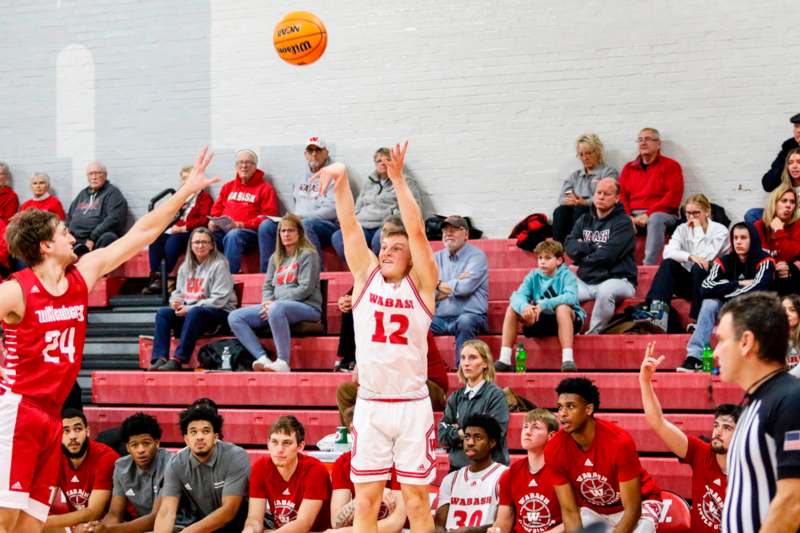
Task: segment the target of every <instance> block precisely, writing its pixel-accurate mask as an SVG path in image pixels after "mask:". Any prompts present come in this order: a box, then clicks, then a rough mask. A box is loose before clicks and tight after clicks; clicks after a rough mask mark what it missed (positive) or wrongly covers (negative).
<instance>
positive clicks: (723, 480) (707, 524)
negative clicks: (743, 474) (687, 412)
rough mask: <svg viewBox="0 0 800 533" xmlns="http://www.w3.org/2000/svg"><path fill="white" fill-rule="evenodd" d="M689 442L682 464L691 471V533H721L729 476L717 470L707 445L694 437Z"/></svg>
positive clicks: (717, 465) (714, 456) (690, 437)
mask: <svg viewBox="0 0 800 533" xmlns="http://www.w3.org/2000/svg"><path fill="white" fill-rule="evenodd" d="M688 439H689V442H688V447H687V448H686V457H684V458H683V459H682V460H681V462H682V463H686V464H688V465H690V466H691V467H692V531H695V532H698V533H713V532H714V531H720V530H721V529H722V508H723V507H724V504H725V490H726V489H727V487H728V476H727V475H726V474H724V473H723V472H722V469H721V468H720V467H719V463H718V462H717V457H716V454H715V453H714V452H713V451H711V445H710V444H708V443H706V442H703V441H701V440H700V439H698V438H697V437H692V436H689V438H688Z"/></svg>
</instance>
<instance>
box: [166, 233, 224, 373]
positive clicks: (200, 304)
mask: <svg viewBox="0 0 800 533" xmlns="http://www.w3.org/2000/svg"><path fill="white" fill-rule="evenodd" d="M235 308H236V293H235V292H234V290H233V277H232V276H231V273H230V269H229V268H228V261H226V260H225V256H224V255H222V253H221V252H220V251H219V250H218V249H217V247H216V244H215V243H214V236H213V235H212V234H211V232H210V231H209V230H208V228H204V227H200V228H195V230H194V231H192V233H191V234H190V235H189V244H188V245H187V248H186V258H185V259H184V260H183V264H182V265H181V266H180V269H178V281H177V284H176V286H175V290H174V291H173V292H172V295H171V296H170V298H169V306H168V307H162V308H161V309H159V310H158V312H157V313H156V333H155V336H154V338H153V357H152V365H151V366H150V370H180V369H181V367H182V366H183V365H184V364H186V363H188V362H189V359H190V358H191V357H192V352H194V347H195V344H196V342H197V339H198V338H199V337H200V335H203V334H204V333H209V332H211V331H214V330H216V329H219V328H220V327H221V326H224V325H225V322H226V321H227V319H228V313H229V312H231V311H233V310H234V309H235ZM173 331H175V332H176V333H178V335H179V337H180V342H179V343H178V347H177V348H176V349H175V354H174V355H173V357H172V358H170V355H169V348H170V338H171V336H172V332H173Z"/></svg>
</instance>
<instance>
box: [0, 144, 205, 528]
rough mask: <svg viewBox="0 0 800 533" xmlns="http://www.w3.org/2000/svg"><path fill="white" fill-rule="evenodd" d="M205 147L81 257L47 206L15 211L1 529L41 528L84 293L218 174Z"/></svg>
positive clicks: (6, 308)
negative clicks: (185, 173)
mask: <svg viewBox="0 0 800 533" xmlns="http://www.w3.org/2000/svg"><path fill="white" fill-rule="evenodd" d="M211 159H212V154H211V153H210V152H208V149H207V148H204V149H203V150H202V151H201V152H200V154H199V155H198V157H197V161H195V164H194V167H193V168H192V171H191V173H190V174H189V178H188V179H187V180H186V182H185V183H184V184H183V186H182V187H181V188H180V190H178V192H176V193H175V194H173V195H172V196H171V197H170V198H169V199H168V200H166V201H165V202H163V203H162V204H161V205H160V206H158V207H157V208H156V209H154V210H153V211H151V212H150V213H148V214H146V215H144V216H143V217H141V218H140V219H139V220H138V221H137V222H136V224H134V225H133V227H132V228H131V229H130V231H128V233H126V234H125V235H124V236H123V237H121V238H120V239H118V240H116V241H115V242H114V243H113V244H111V245H109V246H107V247H105V248H100V249H98V250H95V251H92V252H90V253H88V254H86V255H84V256H83V257H81V258H80V260H78V258H77V256H76V255H75V253H74V252H73V251H72V248H73V246H74V245H75V238H74V237H73V236H72V235H70V233H69V231H68V230H67V227H66V226H65V225H64V223H63V222H62V221H59V220H58V218H57V217H56V216H55V215H53V214H52V213H48V212H45V211H39V210H37V209H31V210H27V211H23V212H22V213H19V214H17V215H15V216H14V217H13V218H12V219H11V222H10V224H9V225H8V229H7V230H6V240H7V241H8V244H9V248H10V249H11V252H12V253H13V255H14V256H16V257H20V258H22V259H23V260H24V261H25V263H26V264H27V265H29V266H28V268H26V269H24V270H21V271H19V272H17V273H15V274H14V275H13V276H12V277H11V279H10V280H8V281H6V282H5V283H3V284H2V285H0V319H2V321H3V329H4V331H5V348H6V354H5V357H4V360H3V362H2V367H0V428H2V431H3V436H2V438H0V533H6V532H9V531H25V532H37V531H41V530H42V527H43V525H44V522H45V521H46V520H47V514H48V512H49V510H50V503H51V502H52V499H53V496H54V492H55V485H56V481H57V478H58V469H59V458H60V456H61V406H62V405H63V403H64V400H65V399H66V397H67V395H68V394H69V391H70V390H71V389H72V386H73V385H74V384H75V379H76V378H77V376H78V371H79V370H80V368H81V359H82V356H83V343H84V339H85V337H86V319H87V311H88V305H89V292H90V291H91V290H92V287H94V285H95V283H96V282H97V281H98V280H99V279H100V278H102V277H103V276H105V275H106V274H108V273H109V272H111V271H112V270H114V269H115V268H117V267H118V266H120V265H121V264H122V263H124V262H125V261H127V260H128V259H130V258H131V257H133V256H134V255H136V254H137V253H138V252H139V251H141V250H142V248H144V247H145V246H147V245H148V244H150V243H151V242H153V241H154V240H156V238H157V237H158V236H159V235H160V234H161V233H162V232H163V231H164V229H166V227H167V225H168V224H169V223H170V222H171V221H172V219H173V218H174V216H175V214H176V213H177V212H178V210H179V209H180V208H181V206H183V204H184V203H185V202H186V201H187V200H188V199H189V198H190V197H191V196H192V195H193V194H196V193H198V192H200V191H201V190H203V189H204V188H206V187H208V186H210V185H212V184H214V183H216V182H217V181H219V178H213V179H209V178H207V177H206V175H205V170H206V168H207V167H208V164H209V163H210V162H211Z"/></svg>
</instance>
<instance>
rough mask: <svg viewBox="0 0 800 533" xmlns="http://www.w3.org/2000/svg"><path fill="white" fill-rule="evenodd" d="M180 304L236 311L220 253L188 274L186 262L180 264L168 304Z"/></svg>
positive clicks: (224, 262)
mask: <svg viewBox="0 0 800 533" xmlns="http://www.w3.org/2000/svg"><path fill="white" fill-rule="evenodd" d="M177 301H183V304H184V305H186V306H192V305H202V306H206V307H216V308H218V309H223V310H225V311H228V312H230V311H233V310H234V309H236V304H237V301H236V292H235V291H234V290H233V276H231V271H230V268H229V267H228V262H227V261H226V260H225V257H224V256H223V255H222V254H218V255H216V256H210V257H209V258H208V259H206V260H205V261H203V262H202V263H200V264H199V265H197V268H195V270H194V272H193V273H191V272H189V262H188V261H184V262H183V264H182V265H181V267H180V268H179V269H178V281H177V282H176V283H175V290H174V291H173V292H172V296H170V297H169V302H170V304H171V303H173V302H177Z"/></svg>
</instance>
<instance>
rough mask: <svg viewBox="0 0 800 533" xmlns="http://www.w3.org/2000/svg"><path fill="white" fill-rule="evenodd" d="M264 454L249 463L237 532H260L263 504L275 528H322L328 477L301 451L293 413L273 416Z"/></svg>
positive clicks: (302, 531) (284, 531)
mask: <svg viewBox="0 0 800 533" xmlns="http://www.w3.org/2000/svg"><path fill="white" fill-rule="evenodd" d="M267 438H268V441H267V447H268V449H269V456H268V457H264V458H262V459H259V460H258V461H257V462H256V463H255V464H254V465H253V471H252V473H251V475H250V501H249V503H248V506H247V507H248V510H247V522H246V523H245V526H244V529H243V530H242V533H261V532H262V531H263V530H264V517H265V515H266V512H267V509H269V511H270V513H271V514H272V518H273V519H274V521H275V531H276V532H280V533H309V532H310V531H327V530H328V529H329V528H330V527H331V523H330V519H331V516H330V500H331V479H330V477H329V476H328V470H327V469H326V468H325V465H323V464H322V462H320V460H319V459H317V458H315V457H311V456H310V455H306V454H304V453H301V452H302V451H303V449H304V448H305V428H304V427H303V425H302V424H301V423H300V422H299V421H298V420H297V418H295V417H294V416H291V415H290V416H282V417H280V418H278V419H277V420H276V421H275V422H274V423H273V424H272V427H271V428H270V430H269V434H268V435H267Z"/></svg>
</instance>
